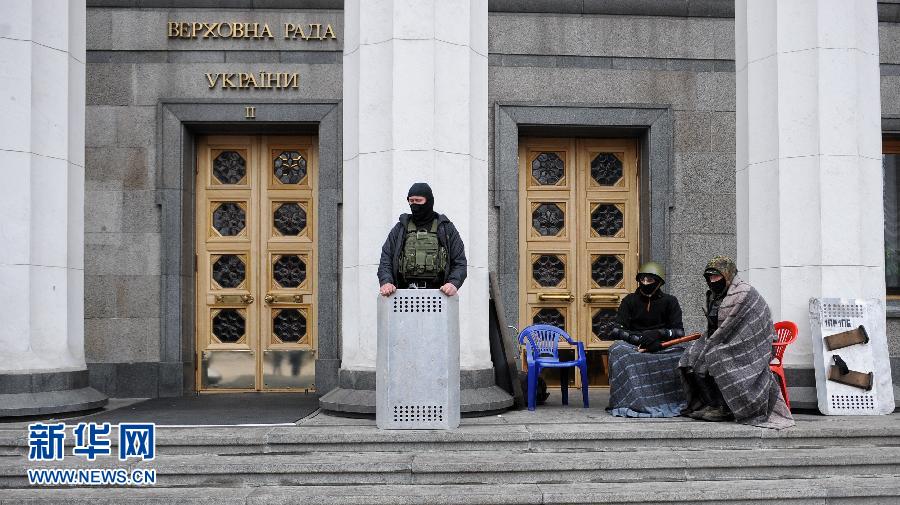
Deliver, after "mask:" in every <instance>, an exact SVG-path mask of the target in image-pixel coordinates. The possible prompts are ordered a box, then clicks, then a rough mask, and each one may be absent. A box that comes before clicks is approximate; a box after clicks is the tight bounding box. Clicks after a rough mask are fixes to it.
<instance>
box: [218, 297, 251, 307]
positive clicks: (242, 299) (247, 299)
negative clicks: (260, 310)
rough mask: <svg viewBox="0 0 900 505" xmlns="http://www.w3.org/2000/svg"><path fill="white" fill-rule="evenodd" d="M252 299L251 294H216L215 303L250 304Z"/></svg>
mask: <svg viewBox="0 0 900 505" xmlns="http://www.w3.org/2000/svg"><path fill="white" fill-rule="evenodd" d="M253 301H254V298H253V295H216V303H227V304H235V303H240V304H243V305H250V304H251V303H253Z"/></svg>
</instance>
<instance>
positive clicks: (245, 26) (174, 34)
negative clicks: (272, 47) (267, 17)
mask: <svg viewBox="0 0 900 505" xmlns="http://www.w3.org/2000/svg"><path fill="white" fill-rule="evenodd" d="M280 28H282V31H281V35H282V36H283V37H284V38H285V39H287V40H337V35H335V33H334V27H332V26H331V25H330V24H322V23H307V24H303V23H296V24H295V23H284V24H283V25H282V26H281V27H280ZM166 33H167V35H168V37H169V38H170V39H252V40H272V39H274V38H275V35H273V32H272V29H271V28H269V24H268V23H242V22H236V21H228V22H222V21H217V22H213V23H205V22H200V21H192V22H185V21H169V23H168V25H167V30H166Z"/></svg>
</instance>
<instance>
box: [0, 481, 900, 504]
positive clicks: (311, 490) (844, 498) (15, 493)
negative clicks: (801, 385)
mask: <svg viewBox="0 0 900 505" xmlns="http://www.w3.org/2000/svg"><path fill="white" fill-rule="evenodd" d="M898 501H900V478H898V476H882V477H846V476H843V477H833V478H829V479H816V478H811V479H788V480H784V481H773V480H742V481H689V482H677V483H673V482H643V483H611V482H597V483H579V484H467V485H442V486H431V485H362V486H305V487H291V486H265V487H255V488H223V487H206V488H163V487H155V488H110V489H105V488H100V489H98V488H78V489H34V488H31V489H7V490H0V504H3V505H7V504H16V505H20V504H34V505H38V504H40V505H98V504H101V503H103V504H106V503H110V504H112V503H129V504H131V505H150V504H153V505H158V504H163V503H165V504H191V505H201V504H203V505H206V504H210V503H216V504H223V505H256V504H274V505H278V504H294V503H304V504H309V505H316V504H317V505H331V504H335V505H337V504H341V505H354V504H360V505H362V504H374V505H395V504H410V503H422V504H435V505H439V504H471V505H476V504H482V505H489V504H519V503H528V504H534V503H543V504H576V503H604V504H609V505H614V504H635V503H641V504H645V505H660V504H663V503H684V504H695V503H726V504H727V503H732V504H735V505H737V504H750V503H752V504H754V505H761V504H791V505H822V504H825V503H827V504H828V505H834V504H846V505H850V504H861V503H865V504H869V505H874V504H894V503H898Z"/></svg>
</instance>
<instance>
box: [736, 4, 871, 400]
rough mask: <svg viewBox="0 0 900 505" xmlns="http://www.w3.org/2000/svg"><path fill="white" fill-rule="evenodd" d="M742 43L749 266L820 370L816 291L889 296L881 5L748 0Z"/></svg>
mask: <svg viewBox="0 0 900 505" xmlns="http://www.w3.org/2000/svg"><path fill="white" fill-rule="evenodd" d="M735 51H736V53H737V54H736V85H737V250H738V258H737V262H738V267H739V268H740V269H741V272H742V274H743V276H744V278H746V279H748V281H749V282H750V283H751V284H752V285H753V286H755V287H756V288H757V289H758V290H759V291H760V293H761V294H762V295H763V296H764V297H765V299H766V301H768V303H769V306H770V307H771V308H772V312H773V314H772V317H773V318H774V319H775V320H776V321H778V320H784V319H788V320H792V321H794V322H796V323H797V324H798V325H799V327H800V337H801V338H799V339H798V340H797V341H796V343H794V344H793V345H791V346H790V347H789V348H788V350H787V353H786V355H785V362H786V363H787V364H788V365H789V366H792V367H794V368H807V369H811V368H812V363H813V353H812V348H811V343H810V339H809V318H808V316H807V313H808V301H809V298H810V297H858V298H880V299H882V300H884V298H885V279H884V214H883V208H882V199H883V193H882V184H883V183H882V173H881V172H882V170H881V106H880V84H879V82H880V77H879V67H878V17H877V6H876V1H875V0H855V1H852V2H847V1H844V0H804V1H790V2H776V0H737V3H736V6H735ZM788 379H789V380H788V383H790V377H789V378H788ZM809 385H811V384H808V385H807V386H809ZM792 389H793V388H792ZM803 397H804V398H805V397H807V395H805V394H804V395H803ZM791 399H792V403H796V402H794V401H793V400H794V397H793V395H792V398H791ZM798 400H799V398H798ZM809 400H810V401H811V402H813V404H814V402H815V390H814V389H813V391H812V396H811V397H809Z"/></svg>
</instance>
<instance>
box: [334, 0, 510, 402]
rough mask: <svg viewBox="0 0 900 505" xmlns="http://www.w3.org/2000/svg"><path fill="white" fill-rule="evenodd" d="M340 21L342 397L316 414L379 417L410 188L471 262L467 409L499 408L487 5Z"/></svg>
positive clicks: (409, 3)
mask: <svg viewBox="0 0 900 505" xmlns="http://www.w3.org/2000/svg"><path fill="white" fill-rule="evenodd" d="M344 19H345V22H344V31H345V33H346V35H345V39H344V88H343V94H344V101H343V114H344V138H343V145H344V160H343V161H344V169H343V178H344V181H343V184H344V188H343V189H344V193H343V228H342V229H343V237H342V242H343V249H342V250H343V272H342V280H341V290H342V297H341V307H342V308H341V311H342V316H341V330H342V344H343V348H342V351H343V353H342V363H341V371H340V379H339V382H340V388H339V389H338V390H335V391H333V392H332V393H331V394H329V395H326V397H323V400H322V405H323V407H325V408H328V409H331V410H348V411H356V412H360V411H364V412H374V400H375V397H374V387H375V381H374V371H375V355H376V301H377V293H378V287H379V286H378V280H377V277H376V271H377V269H378V261H379V257H380V254H381V246H382V244H383V242H384V240H385V237H386V236H387V234H388V232H389V231H390V229H391V227H392V226H393V225H394V223H396V222H397V217H398V216H399V215H400V214H401V213H404V212H409V206H408V204H407V203H406V195H407V190H408V189H409V187H410V185H411V184H412V183H414V182H417V181H423V182H428V183H429V184H430V185H431V187H432V189H433V190H434V195H435V210H436V211H438V212H441V213H443V214H446V215H447V216H448V217H449V218H450V219H451V220H452V221H453V222H454V224H455V225H456V227H457V229H458V230H459V232H460V235H461V236H462V239H463V241H464V242H465V245H466V255H467V258H468V262H469V269H468V279H467V280H466V282H465V284H464V285H463V287H462V289H461V290H460V294H459V297H460V300H459V301H460V305H459V312H460V335H461V339H460V353H461V354H460V367H461V369H462V378H461V382H462V387H463V390H464V391H463V400H462V403H463V407H462V409H463V411H471V410H490V409H497V408H502V407H505V406H507V405H509V404H510V403H511V398H510V397H509V396H508V395H506V394H505V393H504V392H503V391H502V390H500V389H499V388H497V387H496V386H494V380H493V371H492V365H491V358H490V348H489V343H488V254H487V238H488V237H487V211H488V194H487V185H488V171H487V166H488V164H487V145H488V139H487V131H488V130H487V120H488V105H487V85H488V76H487V51H488V49H487V23H488V11H487V1H486V0H471V1H470V0H380V1H377V2H369V1H365V0H348V1H347V2H345V4H344ZM411 380H415V379H414V378H411ZM466 389H468V390H470V391H469V392H466V391H465V390H466ZM472 390H479V391H477V392H473V391H472ZM476 393H477V394H476Z"/></svg>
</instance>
